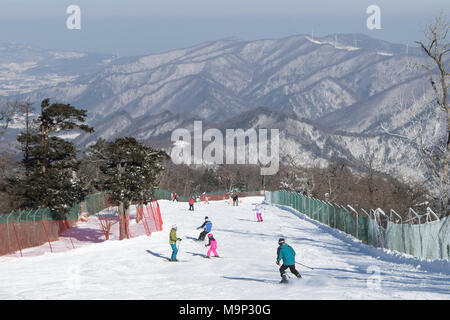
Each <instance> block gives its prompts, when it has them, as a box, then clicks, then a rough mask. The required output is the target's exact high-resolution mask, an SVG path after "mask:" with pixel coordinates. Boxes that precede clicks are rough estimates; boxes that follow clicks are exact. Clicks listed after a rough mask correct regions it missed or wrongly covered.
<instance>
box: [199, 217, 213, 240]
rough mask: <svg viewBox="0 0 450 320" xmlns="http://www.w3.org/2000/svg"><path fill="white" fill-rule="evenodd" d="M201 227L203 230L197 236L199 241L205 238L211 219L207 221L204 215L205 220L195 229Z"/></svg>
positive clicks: (208, 231) (209, 229) (210, 226)
mask: <svg viewBox="0 0 450 320" xmlns="http://www.w3.org/2000/svg"><path fill="white" fill-rule="evenodd" d="M202 228H203V231H202V232H201V233H200V235H199V236H198V240H199V241H203V240H205V237H206V235H207V234H208V233H210V232H211V228H212V223H211V221H209V218H208V217H205V222H203V224H202V225H201V226H200V227H198V228H197V230H198V229H202Z"/></svg>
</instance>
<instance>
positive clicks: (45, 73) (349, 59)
mask: <svg viewBox="0 0 450 320" xmlns="http://www.w3.org/2000/svg"><path fill="white" fill-rule="evenodd" d="M355 44H356V45H357V46H355ZM425 61H426V58H425V56H424V55H423V54H422V52H421V51H420V49H419V48H415V47H409V48H408V51H407V48H406V46H404V45H399V44H392V43H389V42H386V41H381V40H376V39H373V38H370V37H367V36H364V35H360V34H340V35H337V36H334V35H332V36H327V37H323V38H315V39H312V38H311V37H309V36H307V35H295V36H291V37H287V38H283V39H269V40H257V41H237V40H219V41H212V42H207V43H203V44H200V45H197V46H194V47H190V48H185V49H179V50H174V51H170V52H166V53H160V54H152V55H147V56H137V57H128V58H121V59H116V58H115V57H113V56H107V55H96V54H84V53H77V52H67V51H55V50H53V51H51V50H43V49H37V48H33V47H29V46H21V45H11V44H6V45H0V95H2V96H1V97H0V102H2V103H4V102H6V101H8V100H11V99H16V98H17V99H19V100H20V101H31V102H36V103H37V106H38V105H39V102H40V101H41V100H42V99H44V98H47V97H49V98H51V100H52V101H55V102H56V101H58V102H66V103H70V104H72V105H75V106H77V107H80V108H84V109H87V110H88V111H89V112H88V114H89V122H90V124H91V125H93V126H94V128H95V130H96V132H95V133H94V134H92V135H80V136H77V138H76V140H75V141H76V143H77V144H78V145H79V146H80V147H84V146H86V145H88V144H90V143H93V142H94V141H95V140H96V139H97V138H98V137H104V138H106V139H113V138H115V137H119V136H129V135H131V136H135V137H136V138H138V139H140V140H142V141H144V142H146V143H149V144H154V145H158V146H160V147H164V148H168V149H169V148H170V147H171V141H170V134H171V132H172V131H173V130H174V129H176V128H188V129H189V128H191V127H192V125H193V121H194V120H200V119H201V120H203V121H204V126H205V127H214V128H218V129H221V130H225V129H226V128H243V129H248V128H278V129H280V133H281V146H282V153H283V154H284V155H286V154H289V155H292V156H295V157H296V158H297V160H298V162H299V163H300V164H302V165H313V164H314V165H326V163H327V162H328V161H329V160H330V159H333V158H342V159H346V160H348V161H351V162H355V163H357V162H358V161H360V160H359V159H360V157H361V156H364V155H367V153H368V152H369V153H374V154H375V155H376V159H378V160H377V165H378V167H379V170H380V171H382V172H387V173H392V174H394V175H397V176H402V177H406V178H420V179H423V178H424V177H423V176H422V174H423V173H421V172H418V170H417V166H416V165H415V163H417V160H418V159H417V154H416V153H414V152H411V151H410V146H408V145H407V144H405V142H404V141H398V139H397V138H394V137H393V136H390V135H387V134H386V132H385V131H384V129H387V130H389V131H392V132H395V133H399V132H402V133H404V132H412V131H414V121H413V116H414V115H422V116H425V118H427V119H428V118H429V116H428V114H429V113H430V110H431V109H430V101H431V99H432V98H431V95H430V89H431V88H430V85H429V83H428V79H427V76H426V74H425V73H424V71H423V70H422V69H421V68H420V67H418V66H420V65H421V64H423V63H425ZM21 79H25V80H26V81H21ZM33 79H34V80H33ZM24 83H27V84H24ZM424 97H425V98H424ZM422 98H423V103H417V101H420V100H421V99H422ZM427 121H429V123H428V125H429V126H434V128H435V130H434V131H433V133H430V134H429V136H428V137H427V138H428V139H436V138H437V136H438V134H439V127H437V129H436V125H435V123H433V122H432V121H433V119H428V120H427ZM383 128H384V129H383ZM8 136H11V133H9V134H8ZM4 139H7V138H6V137H5V138H4Z"/></svg>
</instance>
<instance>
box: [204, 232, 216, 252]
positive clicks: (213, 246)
mask: <svg viewBox="0 0 450 320" xmlns="http://www.w3.org/2000/svg"><path fill="white" fill-rule="evenodd" d="M208 238H209V243H208V244H205V247H208V246H211V248H209V250H208V253H207V254H206V258H209V256H210V255H211V252H213V253H214V256H215V257H219V255H218V254H217V251H216V249H217V241H216V239H214V237H213V235H212V233H210V234H208Z"/></svg>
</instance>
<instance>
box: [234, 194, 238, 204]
mask: <svg viewBox="0 0 450 320" xmlns="http://www.w3.org/2000/svg"><path fill="white" fill-rule="evenodd" d="M238 204H239V201H238V195H237V194H235V195H234V196H233V207H234V206H235V205H236V206H238Z"/></svg>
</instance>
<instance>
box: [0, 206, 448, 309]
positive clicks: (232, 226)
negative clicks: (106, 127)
mask: <svg viewBox="0 0 450 320" xmlns="http://www.w3.org/2000/svg"><path fill="white" fill-rule="evenodd" d="M242 201H243V203H241V204H240V205H239V206H238V207H233V206H232V205H230V204H228V203H227V202H225V201H218V202H210V204H196V206H195V211H194V212H190V211H188V205H187V203H172V202H169V201H165V200H164V201H160V205H161V212H162V216H163V221H164V225H163V231H162V232H157V233H153V234H152V236H151V237H146V236H141V237H137V238H134V239H130V240H125V241H107V242H103V243H97V244H92V245H89V246H85V247H81V248H79V249H75V250H71V251H67V252H63V253H54V254H46V255H42V256H37V257H25V258H16V259H12V260H9V261H7V262H4V263H0V299H160V300H162V299H164V300H167V299H175V300H177V299H204V300H221V299H233V300H234V299H236V300H241V299H250V300H256V299H262V300H265V299H272V300H278V299H295V300H300V299H445V300H448V299H450V263H449V262H445V261H438V262H426V261H420V260H417V259H414V258H411V257H408V256H405V255H400V254H392V253H389V252H387V251H385V250H381V249H375V248H372V247H369V246H366V245H363V244H361V243H360V242H359V241H357V240H354V239H352V238H351V237H349V236H347V235H345V234H343V233H342V232H340V231H336V230H332V229H330V228H329V227H327V226H324V225H321V224H319V223H317V222H315V221H312V220H310V219H309V218H307V217H304V216H302V215H296V214H295V212H293V211H292V210H288V209H283V208H280V207H275V206H270V205H264V208H265V211H264V212H263V219H264V222H262V223H258V222H256V215H255V211H253V209H254V207H255V204H256V203H260V202H262V201H263V198H262V197H252V198H244V199H242ZM205 216H208V217H209V218H210V220H211V221H212V223H213V230H212V233H213V234H214V236H215V238H216V240H217V242H218V253H219V254H220V255H221V256H222V258H211V259H209V260H208V259H205V258H203V256H204V255H205V254H206V252H207V248H206V247H205V246H204V243H199V242H196V241H194V240H193V238H197V236H198V234H199V233H200V230H196V228H197V227H199V226H200V225H201V224H202V223H203V221H204V217H205ZM175 223H176V224H177V225H178V236H179V237H181V238H183V240H182V241H181V243H180V252H179V254H178V259H180V260H181V262H168V261H167V258H168V257H170V253H171V249H170V246H169V243H168V238H169V230H170V228H171V226H172V225H173V224H175ZM279 237H285V238H286V242H287V243H288V244H290V245H291V246H292V247H293V248H294V249H295V250H296V252H297V261H298V262H300V263H303V264H305V265H308V266H311V267H314V270H310V269H307V268H305V267H303V266H300V265H297V269H298V270H299V271H300V272H301V274H302V275H303V278H302V279H299V280H297V279H295V278H291V281H290V283H289V284H287V285H285V284H279V283H278V281H279V279H280V276H279V272H278V266H277V265H276V264H275V260H276V249H277V246H278V244H277V240H278V238H279ZM205 243H206V240H205Z"/></svg>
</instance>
